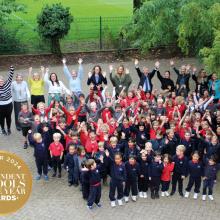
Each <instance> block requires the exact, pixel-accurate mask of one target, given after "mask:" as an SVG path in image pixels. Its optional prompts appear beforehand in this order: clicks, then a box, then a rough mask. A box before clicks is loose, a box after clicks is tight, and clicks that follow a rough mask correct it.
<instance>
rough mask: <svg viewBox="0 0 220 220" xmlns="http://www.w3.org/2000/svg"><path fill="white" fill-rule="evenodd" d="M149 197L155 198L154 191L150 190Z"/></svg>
mask: <svg viewBox="0 0 220 220" xmlns="http://www.w3.org/2000/svg"><path fill="white" fill-rule="evenodd" d="M151 199H155V194H154V191H151Z"/></svg>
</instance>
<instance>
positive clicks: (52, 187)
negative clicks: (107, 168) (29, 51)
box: [0, 59, 220, 220]
mask: <svg viewBox="0 0 220 220" xmlns="http://www.w3.org/2000/svg"><path fill="white" fill-rule="evenodd" d="M153 62H154V61H147V62H146V65H148V66H149V67H150V68H151V67H153ZM182 62H185V63H192V64H196V65H198V62H197V61H196V60H195V59H187V60H184V61H178V64H179V63H182ZM143 63H144V61H142V62H141V64H143ZM178 64H177V66H178ZM114 65H115V64H114ZM161 65H162V67H161V69H162V72H163V70H165V69H169V61H168V60H161ZM92 66H93V64H86V65H85V72H86V74H87V72H88V71H89V69H91V67H92ZM102 66H103V68H104V69H105V68H106V70H107V66H108V64H102ZM125 66H126V67H129V68H130V71H131V74H132V78H133V82H134V84H136V85H137V83H138V78H137V75H136V72H135V71H134V69H133V64H132V63H131V62H128V63H125ZM140 66H141V65H140ZM71 67H75V66H71ZM50 69H51V71H55V72H57V73H58V74H59V76H60V77H61V79H62V80H63V81H64V82H65V83H66V85H67V82H66V80H65V79H64V78H63V72H62V66H55V67H51V68H50ZM16 71H19V72H23V73H25V71H24V70H16ZM26 72H27V71H26ZM3 73H4V75H5V74H6V71H3V72H2V71H0V75H1V74H3ZM85 78H86V77H85ZM173 78H174V79H176V78H175V77H174V76H173ZM153 82H154V85H155V87H157V88H159V87H158V85H159V84H158V79H157V78H156V77H155V78H154V80H153ZM83 85H84V89H85V90H87V86H86V84H85V80H84V82H83ZM13 125H14V122H13ZM0 150H7V151H10V152H13V153H15V154H17V155H18V156H20V157H21V158H23V160H24V161H25V162H26V163H27V164H28V166H29V168H30V170H31V171H32V174H33V177H34V176H35V175H36V167H35V163H34V158H33V149H32V148H28V149H27V150H24V149H23V147H22V138H21V134H20V133H18V132H17V131H15V129H14V126H13V128H12V135H11V136H6V137H4V136H0ZM49 176H51V173H49ZM218 179H219V181H220V176H219V178H218ZM185 182H186V181H185ZM214 197H215V200H214V201H212V202H211V201H209V200H207V201H205V202H203V201H201V196H200V197H199V199H198V200H196V201H195V200H193V199H192V198H189V199H183V198H180V197H179V195H178V194H176V195H175V196H174V197H172V198H160V199H159V200H151V199H149V198H148V199H138V201H137V202H136V203H134V202H129V203H128V204H126V205H124V206H123V207H116V208H111V207H110V204H109V199H108V187H106V186H104V187H103V190H102V199H101V201H102V205H103V207H102V208H95V209H94V210H92V211H90V210H87V208H86V202H85V201H84V200H83V199H82V198H81V192H80V191H79V188H74V187H68V184H67V175H66V172H65V171H63V176H62V178H61V179H58V178H55V179H52V178H50V180H49V182H45V181H44V180H40V181H39V182H36V181H35V180H34V181H33V190H32V194H31V196H30V198H29V200H28V202H27V203H26V205H25V206H24V207H23V208H22V209H20V210H19V211H18V212H17V213H15V214H13V215H10V216H8V217H1V218H0V219H2V220H3V219H4V220H35V219H36V220H37V219H40V220H47V219H49V220H60V219H63V220H73V219H76V220H81V219H82V220H85V219H96V220H98V219H102V220H104V219H106V220H110V219H114V220H118V219H121V220H125V219H126V220H129V219H139V220H142V219H152V220H154V219H169V220H172V219H178V220H188V219H189V220H194V219H195V220H197V219H206V220H209V219H210V220H217V219H219V217H220V184H219V183H218V184H217V185H216V186H215V189H214Z"/></svg>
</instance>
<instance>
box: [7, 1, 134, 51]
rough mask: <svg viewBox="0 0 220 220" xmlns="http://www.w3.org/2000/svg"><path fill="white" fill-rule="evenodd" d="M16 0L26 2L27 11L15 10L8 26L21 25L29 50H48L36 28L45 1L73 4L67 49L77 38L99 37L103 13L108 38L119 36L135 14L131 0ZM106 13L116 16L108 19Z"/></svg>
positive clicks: (21, 36)
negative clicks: (121, 29)
mask: <svg viewBox="0 0 220 220" xmlns="http://www.w3.org/2000/svg"><path fill="white" fill-rule="evenodd" d="M17 2H19V3H22V4H24V5H26V10H25V11H26V12H25V13H15V14H13V15H12V17H11V18H12V20H11V21H9V22H8V24H7V26H8V28H9V29H12V30H13V29H18V31H17V32H16V37H17V38H18V39H19V40H20V41H21V42H22V43H23V44H24V45H27V52H28V53H30V52H31V53H32V52H40V51H44V49H45V50H48V49H47V47H45V45H44V44H42V42H41V40H40V37H39V35H38V33H37V31H36V27H37V22H36V17H37V15H38V14H39V13H40V12H41V10H42V8H43V6H45V5H46V4H49V5H50V4H53V3H59V2H61V3H62V5H63V6H66V7H69V8H70V11H71V14H72V15H73V17H74V21H73V23H72V25H71V30H70V31H69V34H68V35H67V36H66V37H65V39H64V40H62V47H64V48H62V49H63V50H64V51H69V50H72V49H71V47H69V45H71V44H73V43H74V42H76V41H77V42H78V41H84V42H86V41H98V39H99V35H100V20H99V17H100V16H102V17H103V20H102V29H103V35H104V36H106V35H108V36H110V37H109V38H111V36H116V35H117V34H118V31H119V30H120V28H121V27H122V26H123V25H124V24H125V23H126V22H127V21H128V18H129V17H130V16H131V15H132V10H133V8H132V2H133V1H132V0H62V1H61V0H17ZM104 17H113V18H112V19H105V18H104ZM119 17H120V18H119ZM43 47H45V48H43ZM68 48H69V50H68ZM97 49H98V48H97ZM79 50H80V48H79ZM88 50H89V49H88Z"/></svg>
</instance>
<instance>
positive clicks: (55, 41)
mask: <svg viewBox="0 0 220 220" xmlns="http://www.w3.org/2000/svg"><path fill="white" fill-rule="evenodd" d="M51 52H52V53H54V54H56V55H58V56H60V57H61V56H62V53H61V49H60V40H59V38H51Z"/></svg>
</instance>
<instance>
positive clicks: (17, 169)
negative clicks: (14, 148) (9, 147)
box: [0, 151, 32, 216]
mask: <svg viewBox="0 0 220 220" xmlns="http://www.w3.org/2000/svg"><path fill="white" fill-rule="evenodd" d="M31 190H32V175H31V172H30V170H29V168H28V166H27V165H26V164H25V162H24V161H23V160H22V159H21V158H20V157H18V156H17V155H15V154H13V153H10V152H6V151H0V216H4V215H9V214H12V213H14V212H16V211H18V210H19V209H20V208H21V207H22V206H24V204H25V203H26V202H27V200H28V198H29V196H30V194H31Z"/></svg>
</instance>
